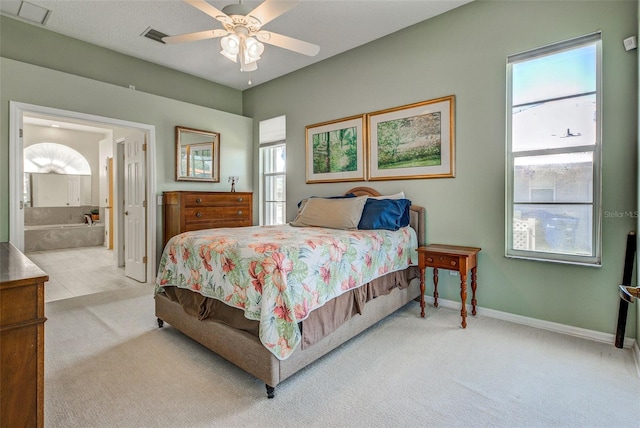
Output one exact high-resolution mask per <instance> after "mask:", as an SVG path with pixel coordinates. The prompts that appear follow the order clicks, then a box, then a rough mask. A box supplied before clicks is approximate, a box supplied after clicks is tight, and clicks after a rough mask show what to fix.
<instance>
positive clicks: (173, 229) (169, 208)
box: [162, 191, 253, 245]
mask: <svg viewBox="0 0 640 428" xmlns="http://www.w3.org/2000/svg"><path fill="white" fill-rule="evenodd" d="M162 203H163V205H164V239H163V242H164V245H166V244H167V241H168V240H169V239H170V238H171V237H173V236H175V235H177V234H179V233H183V232H190V231H193V230H200V229H212V228H218V227H241V226H251V225H252V224H253V193H251V192H189V191H174V192H164V194H163V198H162Z"/></svg>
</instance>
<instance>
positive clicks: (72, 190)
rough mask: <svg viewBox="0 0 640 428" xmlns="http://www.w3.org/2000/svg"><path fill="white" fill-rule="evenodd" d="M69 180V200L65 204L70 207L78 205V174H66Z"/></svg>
mask: <svg viewBox="0 0 640 428" xmlns="http://www.w3.org/2000/svg"><path fill="white" fill-rule="evenodd" d="M67 178H68V181H69V201H68V202H67V205H68V206H70V207H79V206H80V176H79V175H68V176H67Z"/></svg>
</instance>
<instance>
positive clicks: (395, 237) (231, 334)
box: [154, 187, 425, 398]
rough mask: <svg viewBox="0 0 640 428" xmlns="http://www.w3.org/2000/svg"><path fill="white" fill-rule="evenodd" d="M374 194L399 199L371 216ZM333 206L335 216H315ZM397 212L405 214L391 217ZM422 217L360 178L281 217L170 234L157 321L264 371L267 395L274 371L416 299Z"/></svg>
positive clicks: (306, 359) (321, 351)
mask: <svg viewBox="0 0 640 428" xmlns="http://www.w3.org/2000/svg"><path fill="white" fill-rule="evenodd" d="M403 204H404V205H403ZM380 206H384V207H385V208H384V209H385V210H387V207H396V208H398V207H400V208H398V209H397V210H396V211H397V213H396V214H397V215H396V214H392V215H391V216H390V217H385V218H383V220H382V223H379V221H380V218H381V217H380V216H379V215H378V213H376V214H375V215H374V216H372V215H370V214H371V213H374V211H372V209H373V208H374V207H378V208H379V207H380ZM403 206H404V207H405V208H404V212H403V211H402V210H403V208H402V207H403ZM327 207H328V208H327ZM332 207H340V210H337V209H333V208H332ZM343 207H346V208H344V210H342V208H343ZM318 208H319V209H318ZM352 208H353V212H354V215H350V214H349V213H350V210H352ZM358 209H359V210H360V211H359V212H358ZM337 211H339V212H340V214H339V215H332V213H333V214H335V213H336V212H337ZM305 213H306V214H305ZM344 213H347V214H344ZM364 213H368V214H367V215H365V214H364ZM386 215H387V214H386V211H385V216H386ZM333 217H335V218H339V220H336V221H338V222H340V225H338V226H336V225H334V224H329V226H330V228H327V227H317V224H316V223H314V222H316V221H320V223H322V224H321V226H326V224H325V223H327V222H329V223H331V221H333V220H331V218H333ZM349 217H351V218H349ZM365 217H366V219H365ZM400 217H402V220H399V221H401V222H403V224H404V222H405V221H406V222H408V223H409V225H408V226H404V225H398V224H397V221H398V219H400ZM345 218H347V219H346V220H345ZM389 219H390V220H389ZM354 221H355V223H354ZM367 221H369V223H367ZM344 222H346V223H344ZM389 222H391V224H392V226H391V227H388V226H389ZM393 222H396V223H393ZM424 223H425V221H424V208H422V207H419V206H415V205H411V203H410V201H408V200H406V199H405V198H404V195H393V196H388V197H385V196H382V195H380V193H379V192H377V191H376V190H374V189H371V188H368V187H357V188H354V189H351V190H349V191H348V192H346V193H345V195H340V196H338V197H334V198H309V199H306V200H304V201H302V206H301V208H300V210H299V214H298V216H297V217H296V219H295V220H294V221H293V222H291V223H290V224H288V225H283V226H252V227H245V228H224V229H208V230H203V231H195V232H186V233H183V234H180V235H176V236H174V237H173V238H171V239H170V240H169V241H168V242H167V245H166V247H165V249H164V251H163V254H162V257H161V259H160V266H159V269H158V275H157V278H156V291H155V297H154V299H155V314H156V317H157V319H158V326H159V327H162V326H163V325H164V323H165V322H166V323H168V324H170V325H171V326H172V327H174V328H176V329H177V330H178V331H180V332H182V333H184V334H185V335H187V336H189V337H191V338H192V339H194V340H195V341H197V342H199V343H200V344H202V345H203V346H205V347H207V348H208V349H210V350H212V351H213V352H215V353H217V354H218V355H220V356H221V357H223V358H225V359H227V360H228V361H230V362H232V363H233V364H235V365H237V366H239V367H240V368H242V369H243V370H245V371H246V372H248V373H250V374H252V375H253V376H255V377H256V378H258V379H260V380H262V381H264V383H265V386H266V389H267V396H268V397H269V398H273V397H274V393H275V387H276V386H277V385H278V384H279V383H280V382H282V381H284V380H285V379H287V378H289V377H290V376H292V375H293V374H295V373H296V372H297V371H299V370H300V369H302V368H303V367H305V366H307V365H309V364H311V363H312V362H313V361H315V360H317V359H318V358H320V357H322V356H323V355H325V354H327V353H328V352H330V351H332V350H333V349H335V348H337V347H338V346H340V345H341V344H343V343H344V342H346V341H347V340H349V339H350V338H352V337H354V336H356V335H358V334H359V333H361V332H362V331H364V330H365V329H367V328H368V327H370V326H372V325H373V324H375V323H376V322H378V321H380V320H382V319H383V318H385V317H386V316H388V315H389V314H391V313H393V312H395V311H396V310H398V309H400V308H401V307H403V306H404V305H406V304H407V303H408V302H410V301H411V300H417V299H419V297H420V285H419V271H418V269H417V266H416V265H417V254H416V252H415V249H416V248H417V246H419V245H424V239H425V229H424ZM345 224H346V226H345ZM354 224H355V226H356V227H355V228H354V227H353V226H354ZM393 224H396V227H393ZM360 228H362V229H360ZM356 229H357V230H356ZM363 229H364V230H363ZM392 229H395V230H392ZM416 315H417V316H419V314H416Z"/></svg>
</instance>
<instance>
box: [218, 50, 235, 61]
mask: <svg viewBox="0 0 640 428" xmlns="http://www.w3.org/2000/svg"><path fill="white" fill-rule="evenodd" d="M220 53H221V54H222V55H223V56H225V57H227V58H229V59H230V60H231V61H233V62H238V60H237V59H236V58H237V57H238V55H229V54H228V53H227V52H226V51H225V50H224V49H223V50H221V51H220Z"/></svg>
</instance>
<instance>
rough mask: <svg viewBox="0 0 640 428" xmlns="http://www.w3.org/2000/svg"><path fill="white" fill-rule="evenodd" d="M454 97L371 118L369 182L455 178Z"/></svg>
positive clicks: (401, 108)
mask: <svg viewBox="0 0 640 428" xmlns="http://www.w3.org/2000/svg"><path fill="white" fill-rule="evenodd" d="M453 103H454V96H449V97H444V98H439V99H435V100H430V101H423V102H420V103H415V104H410V105H406V106H402V107H395V108H391V109H387V110H382V111H379V112H375V113H369V114H368V115H367V121H368V129H369V130H370V131H369V138H370V140H369V171H368V179H369V180H397V179H409V178H434V177H453V176H454V175H453V174H454V171H453V166H454V138H453V137H454V120H453V111H454V105H453Z"/></svg>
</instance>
